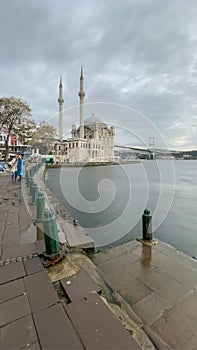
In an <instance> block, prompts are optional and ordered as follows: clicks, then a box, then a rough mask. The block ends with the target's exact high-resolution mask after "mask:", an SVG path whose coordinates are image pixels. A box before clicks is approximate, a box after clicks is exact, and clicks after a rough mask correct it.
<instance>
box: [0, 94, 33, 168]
mask: <svg viewBox="0 0 197 350" xmlns="http://www.w3.org/2000/svg"><path fill="white" fill-rule="evenodd" d="M34 127H35V123H34V121H33V119H32V118H31V109H30V107H29V105H28V103H27V102H26V101H23V100H21V99H20V98H16V97H13V96H11V97H3V98H0V128H1V129H2V128H5V129H6V132H7V136H6V140H5V161H7V159H8V153H9V139H10V136H11V134H17V135H18V138H19V140H21V141H22V142H24V143H28V141H29V140H30V139H31V135H32V132H33V128H34Z"/></svg>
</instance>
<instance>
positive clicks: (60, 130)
mask: <svg viewBox="0 0 197 350" xmlns="http://www.w3.org/2000/svg"><path fill="white" fill-rule="evenodd" d="M58 103H59V139H60V141H61V142H62V141H63V104H64V99H63V84H62V76H61V75H60V83H59V98H58Z"/></svg>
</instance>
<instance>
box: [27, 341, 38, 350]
mask: <svg viewBox="0 0 197 350" xmlns="http://www.w3.org/2000/svg"><path fill="white" fill-rule="evenodd" d="M28 350H41V348H40V345H39V343H38V342H37V341H36V342H35V343H33V344H30V345H29V346H28Z"/></svg>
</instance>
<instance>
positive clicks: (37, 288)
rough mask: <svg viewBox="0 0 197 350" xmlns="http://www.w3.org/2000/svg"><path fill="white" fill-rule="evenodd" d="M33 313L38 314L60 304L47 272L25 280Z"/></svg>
mask: <svg viewBox="0 0 197 350" xmlns="http://www.w3.org/2000/svg"><path fill="white" fill-rule="evenodd" d="M24 284H25V289H26V291H27V295H28V299H29V303H30V307H31V310H32V312H33V313H34V312H38V311H40V310H42V309H44V308H47V307H49V306H50V305H53V304H56V303H57V302H58V297H57V294H56V292H55V290H54V288H53V286H52V284H51V282H50V280H49V277H48V275H47V273H46V272H45V271H43V272H38V273H35V274H33V275H30V276H27V277H25V278H24Z"/></svg>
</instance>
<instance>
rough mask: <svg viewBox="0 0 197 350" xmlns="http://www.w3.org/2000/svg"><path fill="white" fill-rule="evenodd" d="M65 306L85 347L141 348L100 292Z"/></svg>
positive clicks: (99, 349)
mask: <svg viewBox="0 0 197 350" xmlns="http://www.w3.org/2000/svg"><path fill="white" fill-rule="evenodd" d="M65 308H66V312H67V314H68V315H69V318H70V320H71V321H72V324H73V325H74V327H75V330H76V332H77V333H78V334H79V336H80V339H81V340H82V342H83V344H84V347H85V349H98V350H101V349H136V350H137V349H139V347H138V346H137V344H136V342H135V341H134V339H133V338H132V337H131V334H130V333H129V332H128V331H127V330H126V328H125V327H123V326H122V324H121V323H120V322H119V320H118V319H117V318H116V317H115V316H114V315H113V313H112V312H111V310H110V309H109V308H108V307H107V305H106V304H105V303H104V302H103V301H102V299H101V298H100V297H99V296H98V294H95V293H90V294H87V295H86V296H84V297H83V298H78V299H77V300H76V301H75V302H73V303H70V304H68V305H66V307H65ZM84 315H85V317H84Z"/></svg>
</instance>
